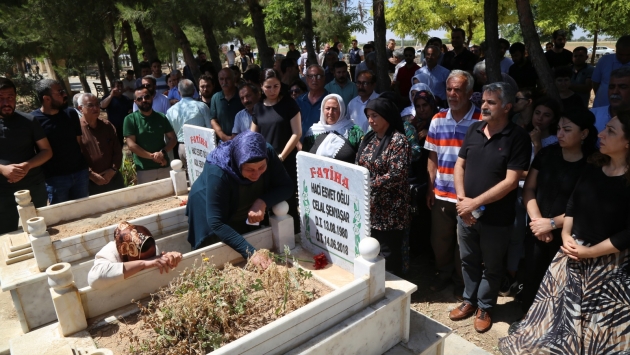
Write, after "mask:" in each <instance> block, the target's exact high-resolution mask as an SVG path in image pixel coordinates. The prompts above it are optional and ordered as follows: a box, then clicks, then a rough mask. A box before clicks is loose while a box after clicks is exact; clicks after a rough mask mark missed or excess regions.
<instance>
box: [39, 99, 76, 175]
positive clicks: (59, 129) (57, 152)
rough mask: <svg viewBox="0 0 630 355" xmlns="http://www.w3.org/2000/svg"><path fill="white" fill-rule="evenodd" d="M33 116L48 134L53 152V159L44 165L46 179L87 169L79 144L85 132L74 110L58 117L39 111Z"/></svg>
mask: <svg viewBox="0 0 630 355" xmlns="http://www.w3.org/2000/svg"><path fill="white" fill-rule="evenodd" d="M31 114H32V115H33V116H35V119H37V121H38V122H39V124H40V125H41V126H42V128H43V129H44V132H46V137H48V141H49V142H50V147H51V148H52V151H53V156H52V158H51V159H50V160H49V161H47V162H46V163H44V165H43V167H44V175H45V176H46V178H50V177H53V176H60V175H68V174H72V173H76V172H77V171H80V170H83V169H87V167H88V166H87V162H86V161H85V159H84V158H83V154H81V148H80V147H79V143H78V142H77V137H78V136H82V135H83V132H82V131H81V123H80V122H79V116H78V114H77V112H76V111H75V110H74V109H72V108H69V109H65V110H61V111H59V112H58V113H57V114H56V115H47V114H44V113H43V112H42V111H41V110H40V109H37V110H35V111H33V112H31Z"/></svg>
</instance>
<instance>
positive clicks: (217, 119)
mask: <svg viewBox="0 0 630 355" xmlns="http://www.w3.org/2000/svg"><path fill="white" fill-rule="evenodd" d="M219 84H220V85H221V91H220V92H217V93H216V94H214V95H213V96H212V100H211V101H210V117H212V120H211V121H210V124H212V129H214V132H215V134H216V135H217V137H218V138H219V139H220V140H222V141H224V142H225V141H229V140H230V139H232V128H233V127H234V118H235V117H236V114H237V113H238V112H239V111H241V110H242V109H244V108H245V107H244V106H243V104H242V103H241V99H240V98H239V96H238V90H237V89H236V81H235V79H234V72H233V71H232V70H231V69H230V68H223V69H221V71H220V72H219Z"/></svg>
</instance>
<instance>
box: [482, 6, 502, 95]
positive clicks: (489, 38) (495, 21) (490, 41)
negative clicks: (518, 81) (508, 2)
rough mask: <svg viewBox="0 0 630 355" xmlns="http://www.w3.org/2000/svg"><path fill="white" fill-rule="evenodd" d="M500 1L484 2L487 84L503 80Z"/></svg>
mask: <svg viewBox="0 0 630 355" xmlns="http://www.w3.org/2000/svg"><path fill="white" fill-rule="evenodd" d="M498 11H499V1H498V0H485V1H484V3H483V14H484V15H483V17H484V25H485V30H486V44H487V47H488V48H489V49H488V50H487V51H486V53H485V54H486V76H487V77H488V81H487V82H486V84H490V83H495V82H497V81H503V77H502V76H501V60H500V59H499V51H498V49H499V48H500V47H499V46H500V45H501V44H500V43H499V12H498Z"/></svg>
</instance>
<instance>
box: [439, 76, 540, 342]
mask: <svg viewBox="0 0 630 355" xmlns="http://www.w3.org/2000/svg"><path fill="white" fill-rule="evenodd" d="M483 89H484V90H483V97H482V106H481V114H482V119H483V121H481V122H477V123H473V124H472V125H471V126H470V127H469V129H468V132H467V133H466V137H465V138H464V142H463V144H462V147H461V149H460V150H459V158H458V159H457V162H456V163H455V169H454V170H455V171H454V179H455V190H456V192H457V201H458V202H457V205H456V207H457V213H458V215H459V216H458V226H457V234H458V238H459V245H460V256H461V260H462V273H463V276H464V285H465V290H464V295H463V296H464V302H463V303H462V304H461V305H460V306H459V307H458V308H456V309H454V310H453V311H451V313H450V318H451V319H452V320H460V319H464V318H466V317H468V316H470V315H472V314H473V313H474V312H475V309H476V308H477V307H478V309H477V311H476V317H475V321H474V328H475V330H476V331H478V332H480V333H481V332H485V331H487V330H488V329H490V327H491V326H492V320H491V312H492V310H493V308H494V306H495V305H496V302H497V296H498V292H499V286H500V283H501V278H502V277H503V275H504V273H505V265H504V262H503V258H504V256H505V253H506V252H507V249H508V245H509V242H510V235H511V230H512V226H513V223H514V217H515V202H516V188H517V187H518V181H519V177H520V176H521V174H522V172H523V171H524V170H527V169H528V167H529V159H530V156H531V140H530V138H529V135H528V134H527V132H525V130H524V129H522V128H521V127H519V126H517V125H515V124H514V123H512V122H511V121H510V120H509V118H508V114H509V112H510V109H511V108H512V106H513V104H514V94H515V93H514V89H513V88H512V87H511V86H510V85H509V84H507V83H502V82H500V83H493V84H489V85H486V86H484V88H483ZM481 206H484V208H485V210H484V212H483V214H482V215H481V216H480V217H479V218H478V219H475V217H473V215H472V212H473V211H475V210H477V211H478V210H479V209H480V208H481Z"/></svg>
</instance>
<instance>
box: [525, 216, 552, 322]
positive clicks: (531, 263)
mask: <svg viewBox="0 0 630 355" xmlns="http://www.w3.org/2000/svg"><path fill="white" fill-rule="evenodd" d="M527 229H528V231H527V233H526V234H525V240H524V247H525V272H524V274H525V280H523V281H524V282H523V291H522V292H521V294H520V296H521V302H522V303H521V308H522V309H523V312H524V313H527V311H528V310H529V307H531V306H532V304H533V303H534V299H535V298H536V293H538V288H539V287H540V284H541V283H542V280H543V278H544V277H545V274H546V273H547V269H548V268H549V264H551V262H552V261H553V258H554V257H555V256H556V254H557V253H558V251H559V250H560V246H561V245H562V237H561V235H560V233H561V231H560V230H557V231H552V234H553V240H552V241H551V242H549V243H545V242H543V241H540V240H538V238H536V237H535V236H534V235H533V234H532V231H531V230H530V229H529V228H527Z"/></svg>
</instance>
